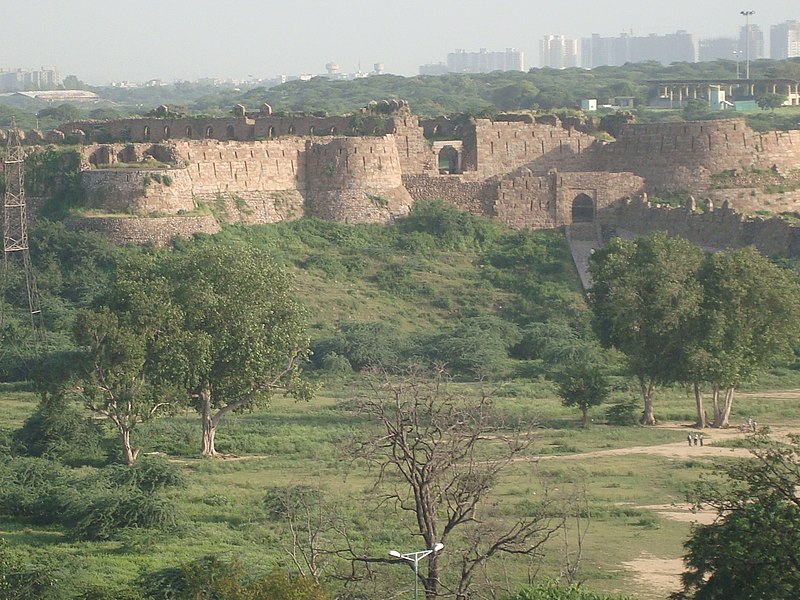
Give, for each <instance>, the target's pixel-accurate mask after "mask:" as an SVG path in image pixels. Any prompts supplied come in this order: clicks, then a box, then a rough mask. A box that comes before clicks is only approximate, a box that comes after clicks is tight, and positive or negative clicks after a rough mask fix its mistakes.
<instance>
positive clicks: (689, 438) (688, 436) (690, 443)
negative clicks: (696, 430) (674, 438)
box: [686, 433, 692, 446]
mask: <svg viewBox="0 0 800 600" xmlns="http://www.w3.org/2000/svg"><path fill="white" fill-rule="evenodd" d="M686 439H687V440H689V445H690V446H691V445H692V434H691V433H690V434H689V435H687V436H686Z"/></svg>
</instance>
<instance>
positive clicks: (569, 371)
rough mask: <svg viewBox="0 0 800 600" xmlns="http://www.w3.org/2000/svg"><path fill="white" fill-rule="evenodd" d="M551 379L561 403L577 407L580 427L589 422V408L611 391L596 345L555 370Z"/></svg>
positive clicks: (601, 400)
mask: <svg viewBox="0 0 800 600" xmlns="http://www.w3.org/2000/svg"><path fill="white" fill-rule="evenodd" d="M554 379H555V382H556V392H557V393H558V395H559V396H560V397H561V403H562V404H563V405H564V406H574V407H576V408H579V409H580V410H581V415H582V421H581V422H582V424H583V427H584V428H586V427H588V426H589V409H590V408H591V407H592V406H599V405H600V404H602V403H603V402H605V401H606V400H608V397H609V395H610V394H611V382H610V381H609V378H608V372H607V367H606V365H605V361H604V360H603V357H602V354H601V353H600V350H599V349H597V350H595V349H591V350H590V349H587V351H586V352H585V354H584V355H583V356H581V357H580V358H579V359H578V360H577V361H575V362H570V363H569V364H567V365H565V366H564V367H563V368H562V369H560V370H558V371H556V373H555V375H554Z"/></svg>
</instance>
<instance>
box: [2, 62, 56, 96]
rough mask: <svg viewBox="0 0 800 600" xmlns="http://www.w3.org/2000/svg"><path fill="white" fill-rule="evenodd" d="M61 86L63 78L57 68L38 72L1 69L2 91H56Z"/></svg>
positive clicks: (48, 68) (43, 68) (44, 68)
mask: <svg viewBox="0 0 800 600" xmlns="http://www.w3.org/2000/svg"><path fill="white" fill-rule="evenodd" d="M60 85H61V78H60V77H59V76H58V70H57V69H56V68H55V67H42V68H41V69H40V70H38V71H34V70H30V69H13V70H10V71H4V70H2V69H0V91H5V92H18V91H24V90H54V89H56V88H57V87H58V86H60Z"/></svg>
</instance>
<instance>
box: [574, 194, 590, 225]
mask: <svg viewBox="0 0 800 600" xmlns="http://www.w3.org/2000/svg"><path fill="white" fill-rule="evenodd" d="M572 222H573V223H593V222H594V200H592V198H591V196H588V195H586V194H578V195H577V196H575V199H574V200H573V201H572Z"/></svg>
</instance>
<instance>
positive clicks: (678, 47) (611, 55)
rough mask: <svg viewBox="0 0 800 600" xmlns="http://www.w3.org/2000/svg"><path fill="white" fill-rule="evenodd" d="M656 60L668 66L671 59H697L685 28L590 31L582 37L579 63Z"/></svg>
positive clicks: (609, 63)
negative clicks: (635, 32) (613, 34)
mask: <svg viewBox="0 0 800 600" xmlns="http://www.w3.org/2000/svg"><path fill="white" fill-rule="evenodd" d="M648 60H655V61H658V62H660V63H662V64H665V65H668V64H670V63H674V62H696V61H697V41H696V40H695V36H694V35H692V34H691V33H687V32H685V31H678V32H676V33H670V34H667V35H656V34H654V33H653V34H650V35H647V36H632V35H628V34H626V33H623V34H621V35H620V36H619V37H616V38H609V37H601V36H599V35H597V34H592V37H591V38H583V39H582V40H581V65H582V66H583V67H588V68H594V67H599V66H602V65H609V66H616V67H618V66H620V65H624V64H625V63H626V62H644V61H648Z"/></svg>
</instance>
